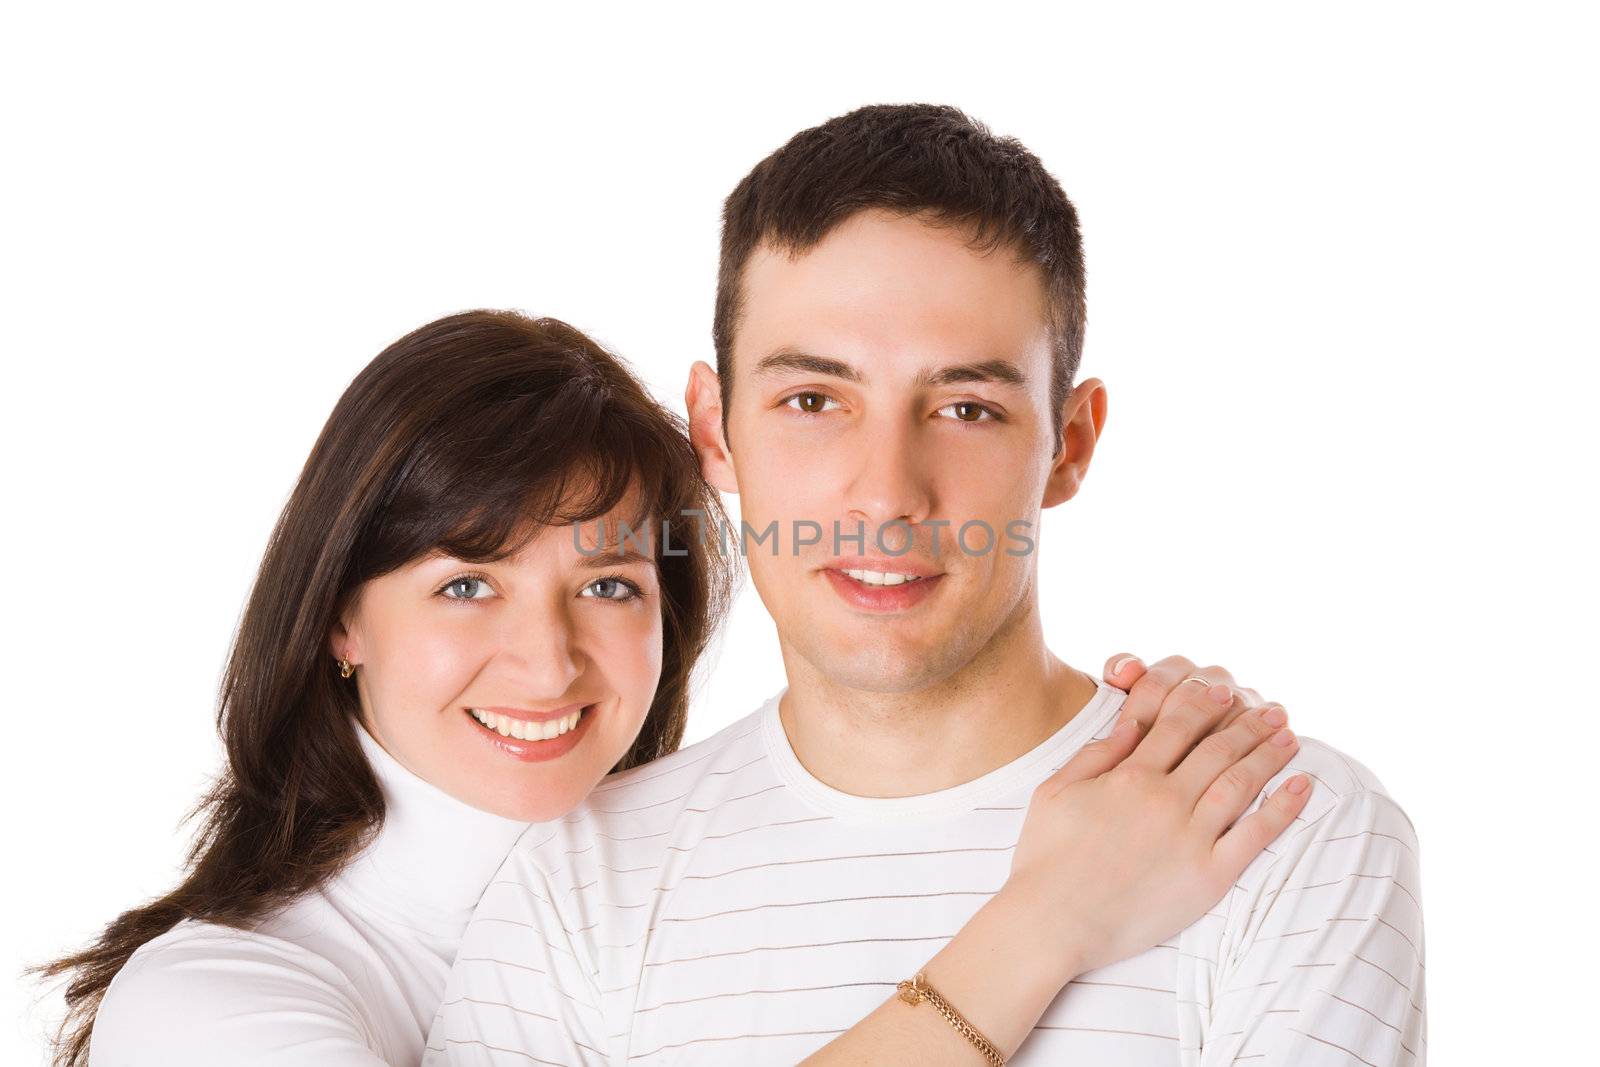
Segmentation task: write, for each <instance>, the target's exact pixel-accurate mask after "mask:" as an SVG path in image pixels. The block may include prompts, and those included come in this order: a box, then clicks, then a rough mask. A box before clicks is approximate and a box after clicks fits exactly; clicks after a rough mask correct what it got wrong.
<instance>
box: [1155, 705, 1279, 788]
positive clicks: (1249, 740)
mask: <svg viewBox="0 0 1600 1067" xmlns="http://www.w3.org/2000/svg"><path fill="white" fill-rule="evenodd" d="M1288 721H1289V716H1288V714H1287V713H1286V712H1284V710H1283V709H1282V708H1281V707H1278V706H1277V705H1273V706H1271V707H1270V708H1267V709H1264V710H1263V711H1259V712H1251V713H1249V714H1246V715H1240V716H1239V717H1238V718H1236V719H1234V720H1233V722H1232V723H1230V724H1229V725H1228V726H1226V727H1225V728H1223V729H1220V730H1217V731H1216V732H1214V733H1212V734H1210V735H1208V736H1206V737H1205V738H1203V739H1202V740H1201V741H1200V743H1199V744H1197V745H1195V746H1194V749H1193V750H1192V751H1191V752H1190V753H1189V754H1188V755H1187V756H1184V757H1183V760H1182V761H1181V762H1180V763H1179V764H1178V765H1177V767H1175V768H1173V771H1172V774H1173V776H1174V778H1176V779H1177V782H1178V784H1180V785H1182V786H1184V787H1185V788H1187V789H1188V795H1189V797H1190V798H1191V799H1193V800H1198V799H1199V797H1200V794H1201V793H1204V792H1205V791H1206V789H1207V788H1208V787H1209V786H1210V785H1211V783H1212V782H1214V781H1216V780H1217V777H1218V776H1219V775H1221V774H1222V773H1223V772H1224V771H1226V770H1227V769H1228V768H1229V767H1232V766H1233V765H1234V764H1235V763H1238V762H1239V761H1240V760H1242V759H1244V758H1245V756H1247V755H1249V754H1250V753H1251V752H1253V751H1254V750H1255V747H1256V746H1257V745H1259V744H1260V743H1261V742H1263V741H1265V740H1266V739H1267V738H1268V737H1270V736H1272V733H1273V731H1274V730H1277V729H1279V728H1281V727H1282V726H1284V725H1285V724H1287V723H1288Z"/></svg>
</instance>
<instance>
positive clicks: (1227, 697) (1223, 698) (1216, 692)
mask: <svg viewBox="0 0 1600 1067" xmlns="http://www.w3.org/2000/svg"><path fill="white" fill-rule="evenodd" d="M1206 694H1207V695H1208V696H1210V697H1211V699H1212V700H1213V701H1215V702H1216V703H1218V704H1231V703H1233V690H1232V689H1231V688H1229V687H1228V686H1225V685H1223V684H1222V683H1221V682H1218V683H1217V684H1216V685H1214V686H1212V687H1211V688H1210V689H1207V690H1206Z"/></svg>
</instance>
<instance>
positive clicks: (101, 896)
mask: <svg viewBox="0 0 1600 1067" xmlns="http://www.w3.org/2000/svg"><path fill="white" fill-rule="evenodd" d="M573 6H576V5H573ZM6 23H7V25H6V26H5V28H4V30H3V31H0V39H3V44H0V50H3V51H0V79H3V84H0V90H3V91H0V99H3V100H4V101H5V104H4V120H3V121H4V130H3V137H4V140H3V145H4V149H3V151H4V157H5V163H4V167H3V169H0V182H4V183H5V185H6V186H7V188H6V190H5V192H4V195H3V200H0V203H3V211H4V219H3V231H0V246H3V252H0V256H3V266H0V270H3V277H0V282H3V286H0V294H3V311H0V315H3V323H0V329H3V334H0V338H3V341H0V343H3V366H4V382H5V400H6V405H5V419H4V425H3V430H0V433H3V434H4V440H3V442H0V444H3V447H4V456H5V489H6V492H5V500H6V502H7V505H8V506H7V508H6V511H7V518H6V521H5V523H4V528H3V533H0V537H3V538H4V542H3V545H0V551H3V555H0V559H3V560H4V564H5V566H6V570H7V574H6V581H5V596H6V601H7V605H6V609H5V613H4V616H3V619H4V622H3V625H4V628H5V633H4V643H3V648H4V656H5V662H4V672H3V675H0V677H3V679H4V687H5V688H4V696H5V698H6V699H5V709H6V713H7V717H6V726H7V731H6V740H5V744H4V748H3V751H4V753H5V773H4V775H3V782H4V790H5V793H4V797H3V800H4V804H5V812H6V814H5V833H6V840H5V843H4V845H5V854H6V855H7V856H8V863H7V867H8V870H9V874H8V876H7V877H6V878H5V879H4V881H3V882H0V886H3V888H0V892H3V893H4V894H5V900H4V912H3V913H4V919H3V930H0V935H3V939H4V954H3V959H4V961H5V963H6V965H7V967H8V969H9V970H10V971H11V972H12V973H13V974H14V973H16V972H17V971H19V970H20V968H21V967H22V966H23V964H24V963H25V962H37V961H40V960H42V959H45V958H47V957H49V956H50V955H52V954H54V953H57V952H60V951H62V950H65V949H67V948H69V947H71V946H75V945H77V944H79V943H81V942H82V941H83V940H85V939H86V938H88V937H89V936H90V935H91V934H92V933H93V932H94V931H95V930H96V929H97V928H98V927H99V926H100V925H102V924H103V923H104V922H106V921H107V920H109V919H110V918H112V917H113V916H114V915H115V914H116V913H117V912H119V911H120V910H122V909H123V908H125V907H127V906H130V905H132V904H134V903H135V902H137V901H140V900H142V899H144V898H146V897H148V896H151V895H154V894H156V893H158V892H160V891H162V890H164V889H165V888H167V887H168V886H170V885H171V884H172V882H173V881H174V878H175V876H176V872H177V869H178V864H179V862H180V860H181V856H182V851H183V845H184V840H185V839H184V837H183V836H182V835H180V834H179V833H178V832H177V824H178V822H179V820H180V818H181V816H182V814H183V812H184V811H185V810H186V809H187V808H188V806H189V805H190V804H192V803H193V802H194V800H195V798H196V797H197V796H198V795H199V793H200V790H201V787H202V785H203V783H204V781H205V779H206V777H207V775H208V774H209V773H210V772H211V771H213V770H214V769H215V767H216V765H217V755H218V749H217V745H216V741H215V738H214V732H213V727H212V713H213V701H214V697H215V687H216V684H217V681H218V677H219V674H220V670H221V666H222V662H223V658H224V655H225V652H226V649H227V646H228V643H229V639H230V637H231V634H232V631H233V628H234V626H235V624H236V622H237V619H238V613H239V611H240V609H241V607H242V605H243V602H244V598H245V594H246V591H247V588H248V585H249V582H250V580H251V578H252V575H253V573H254V569H255V567H256V564H257V562H258V560H259V556H260V552H261V550H262V548H263V546H264V543H265V538H266V536H267V533H268V530H269V529H270V528H271V525H272V523H273V521H274V519H275V518H276V516H277V513H278V510H279V508H280V507H281V506H282V504H283V502H284V499H285V497H286V495H287V493H288V490H289V488H290V486H291V484H292V483H293V480H294V478H295V476H296V474H297V473H298V471H299V468H300V465H301V463H302V462H303V460H304V457H305V455H306V453H307V451H308V449H309V448H310V446H311V443H312V441H313V439H314V438H315V436H316V433H317V431H318V429H319V427H320V426H321V424H322V421H323V420H324V419H325V418H326V417H327V414H328V412H329V411H330V410H331V408H332V405H333V403H334V400H335V399H336V398H337V397H338V395H339V393H340V392H341V391H342V390H343V389H344V387H345V386H346V384H347V383H348V382H349V381H350V379H351V377H352V376H353V375H354V374H355V373H356V372H357V371H358V370H359V369H360V368H361V367H362V366H363V365H364V364H365V363H366V362H367V361H368V360H370V359H371V358H372V357H373V356H374V355H375V354H376V353H377V352H378V350H379V349H380V348H382V347H383V346H384V345H385V344H387V343H388V342H389V341H391V340H393V339H394V338H396V337H397V336H399V335H400V334H402V333H404V332H406V331H407V330H409V329H411V328H412V327H414V326H417V325H420V324H421V323H423V322H425V321H427V320H430V319H432V318H435V317H437V316H439V315H442V314H445V313H448V312H452V311H456V310H460V309H464V308H469V307H478V306H489V307H517V308H522V309H525V310H528V311H531V312H534V313H539V314H551V315H556V316H558V317H560V318H564V319H566V320H568V321H570V322H572V323H573V324H575V325H577V326H579V327H580V328H582V329H585V330H587V331H590V332H591V333H592V334H594V335H595V336H596V337H597V338H599V339H600V340H602V341H603V342H604V343H606V344H607V345H609V346H611V347H612V348H614V349H615V350H616V351H618V352H620V353H621V354H622V355H624V356H625V357H627V358H628V359H629V360H631V361H632V362H633V364H634V365H635V366H636V367H637V369H638V370H639V372H640V373H641V374H642V375H643V376H644V377H645V378H646V379H647V380H648V381H649V383H650V384H651V386H652V387H653V388H654V389H655V390H656V391H657V393H658V395H660V396H662V397H664V398H666V399H667V400H668V401H669V402H670V403H671V404H672V406H674V407H675V408H678V409H680V410H681V407H682V392H683V385H684V381H685V374H686V371H687V369H688V366H689V364H690V362H691V361H692V360H694V359H696V358H706V359H710V358H711V348H710V322H711V310H712V293H713V283H714V277H715V270H716V248H717V227H718V212H719V209H720V205H721V200H722V198H723V197H724V196H725V195H726V194H727V192H728V191H729V190H730V189H731V188H732V186H733V185H734V183H735V182H736V181H737V180H738V179H739V178H740V177H741V176H742V175H743V174H744V173H745V171H746V170H748V169H749V167H750V166H751V165H753V164H754V163H755V162H756V161H757V160H759V159H760V158H761V157H762V156H764V155H766V154H767V153H768V152H769V151H771V150H772V149H774V148H776V147H777V146H778V145H779V144H780V143H782V142H783V141H784V140H786V139H787V138H788V137H789V136H790V135H791V134H792V133H794V132H795V131H797V130H799V129H801V128H804V127H806V126H810V125H814V124H816V123H818V122H821V121H823V120H825V119H827V118H829V117H831V116H833V115H836V114H839V113H842V112H844V111H847V110H849V109H851V108H853V107H855V106H857V105H860V104H863V103H871V102H885V101H910V100H927V101H937V102H947V103H954V104H956V105H958V106H960V107H962V108H964V109H966V110H968V111H969V112H970V113H971V114H973V115H975V116H977V117H979V118H980V119H982V120H984V121H986V122H987V123H988V124H989V125H990V126H991V127H992V128H993V129H994V130H996V131H997V132H1000V133H1008V134H1014V135H1017V136H1018V137H1020V138H1021V139H1022V140H1023V141H1024V142H1025V143H1026V144H1028V145H1029V146H1030V147H1031V148H1032V149H1033V150H1034V151H1035V152H1036V153H1038V155H1039V156H1040V157H1041V158H1042V159H1043V160H1044V162H1045V164H1046V165H1047V166H1048V167H1049V168H1051V170H1052V171H1053V172H1054V173H1055V174H1056V175H1057V176H1058V177H1059V178H1060V180H1061V182H1062V184H1063V185H1064V187H1065V188H1066V190H1067V192H1068V194H1069V196H1071V197H1072V198H1073V200H1074V201H1075V202H1076V204H1077V206H1078V208H1079V210H1080V212H1081V214H1082V217H1083V227H1084V234H1085V241H1086V247H1087V255H1088V262H1089V278H1090V286H1089V301H1090V304H1089V306H1090V327H1089V333H1088V345H1087V352H1086V356H1085V360H1084V364H1083V373H1084V374H1085V375H1094V376H1099V377H1101V378H1103V379H1104V380H1105V381H1106V382H1107V384H1108V387H1109V390H1110V398H1111V402H1110V418H1109V422H1108V425H1107V429H1106V434H1105V436H1104V438H1103V440H1102V443H1101V446H1100V450H1099V452H1098V453H1097V456H1096V462H1095V465H1094V470H1093V472H1092V476H1091V477H1090V478H1089V480H1088V482H1087V484H1086V488H1085V491H1084V492H1083V493H1082V494H1081V495H1080V497H1079V498H1078V499H1076V500H1074V501H1072V502H1071V503H1069V504H1068V505H1066V506H1065V507H1063V508H1061V509H1059V510H1057V511H1054V512H1051V513H1048V514H1047V521H1046V523H1045V527H1044V538H1043V540H1042V544H1041V547H1042V549H1043V556H1042V559H1041V561H1040V570H1041V576H1042V588H1043V590H1044V600H1045V602H1046V603H1045V609H1044V610H1045V619H1046V624H1047V627H1048V635H1049V639H1050V642H1051V645H1052V647H1053V648H1054V649H1055V650H1056V651H1057V652H1058V653H1059V654H1061V655H1062V656H1063V657H1065V658H1066V659H1067V660H1068V661H1069V662H1072V663H1073V664H1075V665H1076V666H1079V667H1082V668H1084V669H1086V670H1089V671H1091V672H1094V673H1098V672H1099V670H1100V667H1101V664H1102V662H1103V660H1104V659H1105V657H1107V656H1108V655H1110V654H1111V653H1112V652H1115V651H1117V650H1123V649H1126V650H1132V651H1137V652H1140V653H1143V654H1145V655H1146V656H1147V657H1150V658H1154V657H1157V656H1161V655H1164V654H1167V653H1171V652H1179V653H1182V654H1185V655H1187V656H1189V657H1190V658H1192V659H1194V660H1196V661H1197V662H1200V663H1202V664H1204V663H1210V662H1218V663H1221V664H1223V665H1225V666H1227V667H1229V668H1230V669H1231V670H1232V671H1233V672H1234V674H1235V675H1236V676H1237V677H1238V678H1239V679H1240V680H1241V681H1242V682H1243V683H1245V684H1248V685H1252V686H1254V687H1256V688H1257V689H1259V690H1260V691H1261V692H1262V693H1263V694H1266V695H1267V696H1270V697H1273V698H1276V699H1278V700H1281V701H1282V702H1283V703H1284V704H1285V705H1286V706H1287V707H1288V709H1289V711H1290V715H1291V718H1292V721H1293V723H1294V725H1295V726H1296V727H1297V728H1298V729H1299V730H1300V732H1302V733H1305V734H1310V735H1313V736H1316V737H1319V738H1322V739H1324V740H1327V741H1329V742H1332V743H1333V744H1335V745H1337V746H1338V747H1340V748H1342V749H1344V750H1345V751H1347V752H1349V753H1351V754H1353V755H1355V756H1356V757H1357V758H1358V759H1360V760H1362V761H1363V762H1364V763H1366V764H1367V765H1368V766H1369V767H1370V768H1372V769H1373V770H1374V771H1375V772H1376V773H1377V774H1378V775H1379V776H1380V777H1381V778H1382V779H1383V780H1384V782H1385V783H1386V784H1387V785H1388V787H1389V789H1390V791H1391V792H1392V793H1393V794H1394V795H1395V796H1396V797H1397V798H1398V799H1399V800H1400V801H1401V803H1402V804H1403V805H1404V806H1405V807H1406V808H1407V809H1408V811H1409V812H1410V814H1411V816H1412V818H1413V819H1414V821H1415V823H1416V825H1417V828H1418V831H1419V833H1420V835H1421V840H1422V845H1423V874H1424V899H1425V901H1426V908H1427V926H1428V942H1427V943H1428V950H1429V951H1428V962H1429V982H1428V985H1429V989H1428V993H1429V1007H1430V1014H1431V1023H1430V1047H1431V1048H1432V1049H1433V1051H1434V1054H1435V1057H1436V1062H1438V1063H1440V1064H1479V1063H1482V1064H1498V1063H1507V1062H1520V1063H1552V1062H1557V1061H1558V1057H1559V1058H1561V1059H1569V1058H1579V1057H1587V1056H1589V1055H1592V1052H1593V1036H1592V1033H1591V1032H1590V1031H1591V1030H1592V1026H1591V1024H1590V1018H1591V1017H1592V1005H1591V1003H1590V1001H1591V1000H1592V998H1593V995H1594V993H1595V986H1594V980H1593V970H1594V966H1595V959H1596V952H1597V949H1600V945H1597V943H1596V935H1595V923H1594V911H1593V906H1592V901H1593V899H1594V894H1595V882H1594V879H1593V871H1592V867H1591V866H1590V858H1589V857H1590V848H1591V843H1592V840H1593V834H1594V825H1593V814H1594V809H1595V804H1594V799H1593V798H1594V795H1595V782H1594V775H1593V765H1594V753H1595V750H1596V741H1597V730H1596V725H1595V723H1596V717H1597V714H1600V701H1597V699H1596V696H1595V692H1596V677H1595V666H1596V659H1595V657H1594V656H1593V654H1592V649H1593V647H1594V638H1595V636H1596V634H1595V626H1594V616H1595V603H1596V593H1597V588H1596V582H1595V568H1594V563H1593V548H1592V544H1593V542H1594V541H1595V540H1596V530H1595V524H1594V520H1593V515H1592V511H1593V506H1594V496H1595V477H1594V472H1593V468H1594V465H1595V462H1596V460H1597V458H1600V456H1597V451H1600V450H1597V449H1596V447H1595V437H1594V431H1593V428H1592V427H1593V419H1592V416H1591V411H1592V409H1593V407H1594V405H1595V403H1596V399H1595V398H1596V387H1597V386H1600V375H1597V373H1596V369H1595V361H1596V358H1597V356H1600V345H1597V342H1596V332H1597V331H1596V327H1595V324H1594V318H1595V291H1596V282H1597V280H1600V279H1597V272H1596V266H1595V254H1596V252H1595V250H1596V247H1597V245H1596V241H1597V237H1600V226H1597V211H1596V206H1595V205H1596V193H1595V190H1596V189H1600V173H1597V169H1596V165H1595V158H1594V154H1593V153H1594V144H1595V113H1596V108H1595V104H1596V90H1597V84H1596V79H1595V77H1594V75H1593V70H1594V55H1595V50H1596V39H1595V34H1594V32H1593V31H1594V26H1593V25H1592V24H1588V23H1587V22H1586V20H1585V19H1584V18H1583V17H1582V16H1580V14H1579V8H1578V7H1577V6H1574V7H1572V8H1555V7H1541V6H1537V5H1529V4H1516V5H1511V4H1505V5H1500V6H1499V7H1465V6H1462V5H1449V6H1438V7H1430V8H1420V7H1416V6H1414V5H1408V4H1384V5H1367V4H1356V5H1350V4H1345V5H1338V6H1336V7H1326V9H1325V10H1322V9H1319V10H1315V11H1313V9H1312V8H1311V7H1310V6H1309V5H1283V4H1260V5H1248V6H1244V5H1232V4H1229V5H1217V4H1212V5H1187V6H1183V7H1178V6H1173V7H1152V6H1148V5H1142V4H1116V5H1112V4H1106V5H1103V6H1100V7H1094V8H1066V9H1060V8H1057V9H1055V10H1054V13H1051V14H1044V13H1041V12H1039V11H1037V10H1033V9H1031V8H1022V7H1015V8H1006V7H1003V6H999V5H994V4H984V5H978V4H968V5H963V6H960V7H936V6H932V5H928V4H918V5H895V6H893V7H892V8H891V7H889V6H887V5H885V6H882V7H878V6H874V5H871V4H864V3H851V4H844V5H831V4H820V3H808V4H804V5H783V6H782V7H778V8H772V9H770V10H769V9H767V8H765V7H757V6H754V5H739V6H737V7H729V8H726V9H723V10H720V11H718V12H716V13H714V14H713V13H703V12H701V11H699V10H698V9H697V11H696V12H691V11H690V10H689V9H688V8H686V7H684V8H680V7H677V6H669V7H660V6H657V7H654V8H652V9H648V10H647V9H644V8H640V9H638V10H631V9H629V8H627V7H625V6H616V5H606V8H605V12H604V14H602V15H597V16H594V17H582V18H573V17H568V16H565V15H562V16H558V15H555V14H552V13H549V12H545V11H541V10H537V9H536V8H535V6H534V5H531V4H528V5H509V6H503V7H497V6H488V5H479V4H456V5H431V6H429V7H426V8H423V7H407V6H396V5H393V4H382V5H352V4H342V5H338V4H325V5H313V6H305V7H296V6H294V5H284V4H274V5H259V6H257V7H255V8H246V7H243V6H241V5H231V4H228V5H196V6H194V7H190V8H177V7H172V6H166V5H162V6H159V7H153V6H152V5H148V4H128V5H104V6H100V7H89V6H79V5H74V6H71V7H68V6H65V5H52V6H49V7H48V9H47V8H46V6H45V5H36V6H35V7H34V8H33V9H32V10H29V11H27V12H20V11H19V12H16V13H13V14H11V15H8V16H7V18H6ZM781 682H782V673H781V669H780V665H779V662H778V659H777V656H776V649H775V642H774V639H773V636H772V631H771V627H770V623H769V622H768V621H767V619H766V617H765V614H764V612H763V610H762V608H761V606H760V604H759V601H758V600H757V599H756V598H755V596H754V595H753V592H750V591H749V590H748V587H747V591H746V595H745V596H744V597H743V599H742V602H741V603H740V605H739V608H738V611H737V613H736V614H735V616H734V618H733V620H732V623H731V625H730V626H729V628H728V630H727V633H726V638H725V641H724V643H723V646H722V649H721V655H720V665H719V666H717V668H716V670H715V672H714V673H713V674H712V675H711V677H710V678H709V681H708V683H707V684H706V685H705V686H704V687H703V689H702V691H701V694H700V697H699V699H698V702H697V704H696V706H695V708H694V711H693V715H692V726H691V740H692V739H695V738H699V737H703V736H705V735H707V734H709V733H711V732H713V731H714V730H715V729H717V728H718V727H720V726H721V725H723V724H724V723H726V722H728V721H730V720H732V719H733V718H735V717H737V716H740V715H743V714H744V713H746V712H747V711H748V710H749V709H750V708H752V707H753V706H754V704H755V703H756V702H757V701H758V700H759V699H760V698H762V697H764V696H765V695H767V694H768V693H769V692H771V691H772V690H774V689H776V688H777V687H778V686H779V685H780V684H781ZM6 988H7V989H8V990H11V989H14V992H9V993H8V995H7V996H8V999H7V1000H6V1001H5V1004H4V1008H5V1009H6V1014H5V1022H4V1024H3V1025H0V1061H3V1062H5V1063H30V1062H37V1061H39V1060H40V1059H41V1057H42V1052H41V1049H42V1044H41V1040H40V1034H41V1033H42V1032H43V1029H44V1027H45V1025H46V1022H47V1020H48V1019H49V1017H50V1015H51V1013H52V1010H53V1002H52V1001H50V1000H43V1001H41V1000H39V993H38V991H37V989H36V988H35V987H33V986H30V985H26V984H16V985H14V986H13V985H11V984H9V983H8V985H7V987H6Z"/></svg>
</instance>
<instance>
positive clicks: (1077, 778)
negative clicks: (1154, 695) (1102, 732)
mask: <svg viewBox="0 0 1600 1067" xmlns="http://www.w3.org/2000/svg"><path fill="white" fill-rule="evenodd" d="M1138 743H1139V724H1138V723H1137V722H1134V721H1133V720H1131V719H1130V720H1127V721H1124V722H1120V723H1118V724H1117V725H1116V727H1115V728H1114V729H1112V731H1111V733H1109V734H1107V735H1106V736H1105V737H1103V738H1101V739H1100V740H1098V741H1091V742H1089V743H1088V744H1087V745H1084V746H1083V747H1082V748H1080V749H1079V750H1078V751H1077V753H1076V754H1075V755H1074V756H1073V757H1072V758H1071V759H1069V760H1068V761H1067V762H1066V763H1065V764H1064V765H1063V766H1062V767H1061V768H1060V769H1059V770H1057V771H1056V772H1055V773H1054V774H1052V775H1051V776H1050V777H1049V778H1046V779H1045V780H1044V781H1043V782H1042V783H1041V784H1040V786H1039V789H1040V791H1042V792H1043V793H1045V794H1046V795H1048V796H1054V795H1055V794H1056V793H1058V792H1060V791H1061V790H1062V789H1064V788H1066V787H1067V786H1069V785H1071V784H1072V783H1073V782H1082V781H1086V780H1087V779H1090V778H1098V777H1099V776H1100V775H1102V774H1104V773H1106V772H1107V771H1109V770H1110V769H1111V768H1113V767H1115V766H1116V765H1117V764H1119V763H1121V762H1122V761H1123V760H1125V759H1127V758H1128V753H1130V752H1132V751H1133V749H1134V746H1135V745H1137V744H1138Z"/></svg>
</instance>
